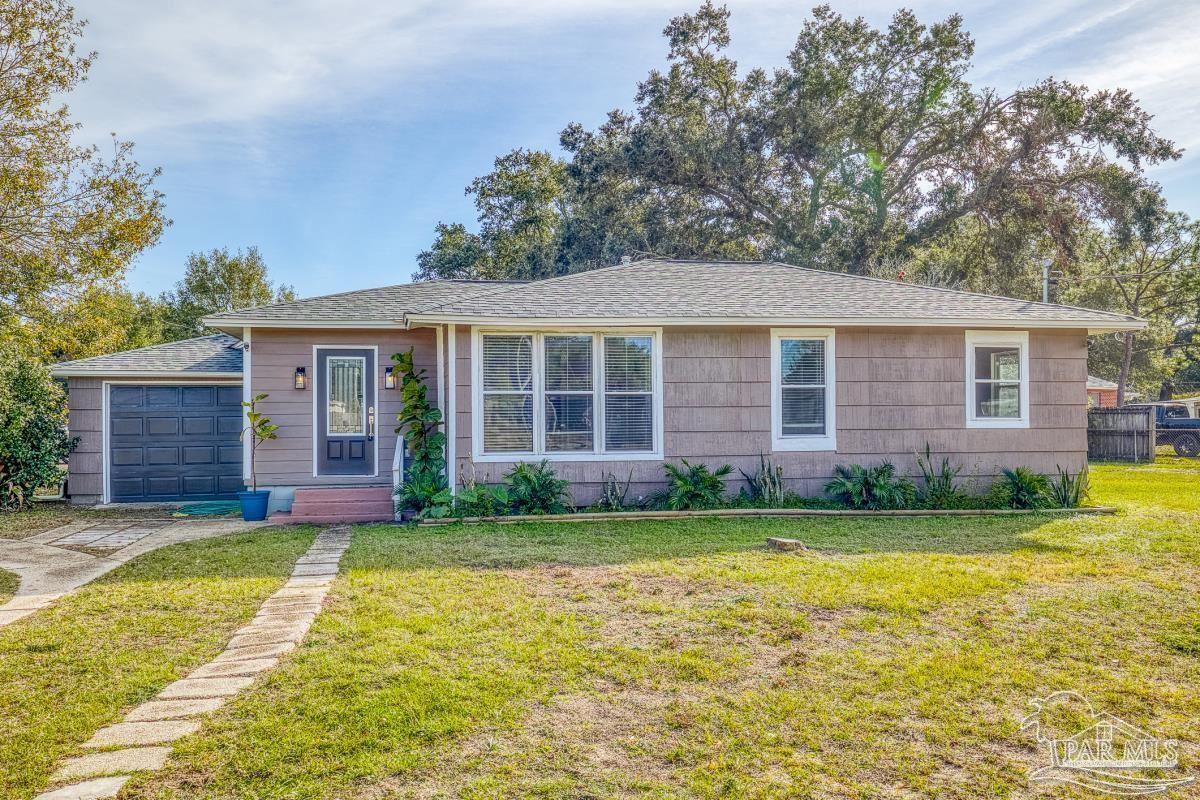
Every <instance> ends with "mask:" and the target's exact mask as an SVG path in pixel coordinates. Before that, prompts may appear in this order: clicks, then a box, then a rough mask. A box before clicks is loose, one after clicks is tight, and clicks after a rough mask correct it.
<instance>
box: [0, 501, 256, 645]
mask: <svg viewBox="0 0 1200 800" xmlns="http://www.w3.org/2000/svg"><path fill="white" fill-rule="evenodd" d="M262 525H263V523H260V522H242V521H241V520H230V519H219V520H205V519H188V520H127V521H122V520H105V521H103V522H73V523H71V524H69V525H64V526H62V527H59V528H55V529H54V530H50V531H46V532H45V533H39V534H38V535H36V536H31V537H30V538H28V539H19V540H11V539H0V569H6V570H8V571H9V572H15V573H16V574H17V576H18V577H19V578H20V579H21V583H20V585H19V586H18V587H17V593H16V594H15V595H14V596H13V598H12V599H11V600H9V601H8V602H7V603H5V604H3V605H0V628H2V627H4V626H5V625H8V624H10V623H12V622H16V621H17V620H19V619H21V618H22V617H26V616H29V615H30V614H32V613H33V612H35V611H37V610H38V609H40V608H45V607H46V606H48V605H50V604H51V603H53V602H54V601H55V600H57V599H58V598H60V597H63V596H64V595H67V594H69V593H71V592H73V591H75V590H76V589H78V588H79V587H80V586H83V585H84V584H85V583H88V582H90V581H93V580H95V579H96V578H99V577H100V576H101V575H103V574H105V573H106V572H108V571H110V570H113V569H116V568H117V567H119V566H121V565H122V564H124V563H125V562H126V561H129V560H130V559H132V558H136V557H137V556H140V555H141V554H143V553H149V552H150V551H151V550H157V549H158V548H160V547H166V546H167V545H169V544H178V543H179V542H190V541H192V540H195V539H208V538H211V537H213V536H227V535H229V534H233V533H241V532H243V531H247V530H252V529H254V528H256V527H261V526H262Z"/></svg>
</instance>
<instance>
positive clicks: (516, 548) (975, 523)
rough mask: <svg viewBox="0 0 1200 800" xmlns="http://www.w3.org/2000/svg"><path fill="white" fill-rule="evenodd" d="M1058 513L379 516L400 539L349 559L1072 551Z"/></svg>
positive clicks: (470, 561) (372, 533)
mask: <svg viewBox="0 0 1200 800" xmlns="http://www.w3.org/2000/svg"><path fill="white" fill-rule="evenodd" d="M1055 520H1061V517H1058V518H1051V517H1040V516H1021V517H984V518H961V517H958V518H936V517H929V518H913V519H903V518H901V519H896V518H892V519H861V518H857V519H821V518H811V517H808V518H792V519H764V518H759V519H730V518H698V519H684V520H628V521H620V520H618V521H597V522H573V523H561V522H560V523H554V522H551V521H547V522H537V523H532V522H531V523H514V524H506V525H447V526H441V527H435V528H416V527H402V526H391V525H376V526H364V527H361V528H359V531H360V532H361V533H363V534H365V535H366V537H365V538H367V539H368V540H369V539H370V538H376V537H378V541H380V542H381V543H382V542H383V541H386V540H391V541H390V542H389V546H388V547H386V548H379V549H376V548H371V547H367V548H359V549H352V550H351V552H350V554H349V555H350V556H351V557H352V561H351V562H349V563H351V564H352V565H353V566H355V567H360V568H372V567H379V568H391V569H394V568H397V567H400V568H415V569H424V568H434V567H442V566H459V567H473V568H479V569H506V568H524V567H532V566H538V565H548V564H563V565H571V566H602V565H615V564H624V563H633V562H638V561H652V560H662V559H675V558H690V557H694V556H706V555H717V554H720V553H733V552H744V551H749V550H761V549H763V548H765V547H766V539H767V537H772V536H779V537H786V538H792V539H799V540H801V541H802V542H804V544H805V545H806V546H807V547H809V548H810V549H812V550H816V551H819V552H824V553H837V554H866V553H875V554H878V553H937V554H948V555H981V554H988V553H1014V552H1018V551H1020V552H1026V553H1038V552H1043V553H1044V552H1065V551H1066V549H1065V548H1062V547H1059V546H1057V545H1054V544H1051V543H1048V542H1046V541H1043V540H1042V539H1039V538H1037V537H1036V536H1035V535H1034V534H1035V533H1036V531H1037V530H1038V529H1040V528H1041V527H1042V526H1044V525H1046V524H1047V523H1049V522H1052V521H1055ZM364 543H365V542H364ZM396 545H399V547H397V546H396ZM398 562H399V563H398Z"/></svg>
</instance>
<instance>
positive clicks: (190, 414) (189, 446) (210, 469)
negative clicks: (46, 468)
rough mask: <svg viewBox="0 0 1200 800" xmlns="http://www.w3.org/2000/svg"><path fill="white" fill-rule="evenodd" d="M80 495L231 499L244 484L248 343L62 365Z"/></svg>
mask: <svg viewBox="0 0 1200 800" xmlns="http://www.w3.org/2000/svg"><path fill="white" fill-rule="evenodd" d="M53 373H54V374H55V375H56V376H57V377H60V378H64V379H66V381H67V403H68V408H69V414H70V416H69V418H68V427H69V429H70V432H71V435H73V436H76V437H78V439H79V444H78V446H77V447H76V449H75V451H74V452H73V453H72V454H71V456H70V459H69V464H68V478H67V494H68V497H70V499H71V502H73V503H79V504H94V503H171V502H192V501H201V500H231V499H235V498H236V497H237V493H238V492H239V491H241V489H242V487H243V485H244V470H243V450H244V446H243V443H242V441H241V439H240V433H241V430H242V406H241V403H242V380H241V377H242V350H241V347H240V343H239V342H238V341H237V340H236V339H234V338H233V337H231V336H226V335H224V334H216V335H213V336H201V337H199V338H196V339H188V340H185V341H181V342H171V343H170V344H163V345H156V346H154V347H146V348H142V349H141V350H131V351H129V352H125V353H116V354H113V355H111V356H98V357H96V358H89V359H84V360H80V361H72V362H67V363H64V364H59V365H57V366H55V367H54V368H53Z"/></svg>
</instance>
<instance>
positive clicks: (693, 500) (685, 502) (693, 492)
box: [654, 459, 733, 511]
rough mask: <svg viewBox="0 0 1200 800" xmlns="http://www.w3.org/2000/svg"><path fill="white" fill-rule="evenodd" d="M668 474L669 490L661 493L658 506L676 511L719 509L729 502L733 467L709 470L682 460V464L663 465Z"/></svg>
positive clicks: (658, 494) (656, 498) (657, 497)
mask: <svg viewBox="0 0 1200 800" xmlns="http://www.w3.org/2000/svg"><path fill="white" fill-rule="evenodd" d="M663 469H664V470H666V473H667V488H665V489H663V490H662V491H660V492H657V493H656V494H655V496H654V500H655V502H656V504H657V505H661V506H663V507H665V508H669V509H671V510H672V511H691V510H695V509H704V508H717V507H718V506H720V505H722V504H723V503H724V502H725V481H724V480H723V479H724V478H725V476H726V475H728V474H729V473H731V472H733V467H731V466H730V465H729V464H722V465H721V466H719V467H717V468H716V469H715V470H709V468H708V466H707V465H705V464H690V463H688V461H687V459H681V463H680V464H663Z"/></svg>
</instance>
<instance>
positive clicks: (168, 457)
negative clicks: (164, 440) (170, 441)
mask: <svg viewBox="0 0 1200 800" xmlns="http://www.w3.org/2000/svg"><path fill="white" fill-rule="evenodd" d="M146 464H147V465H148V466H153V467H165V466H176V465H178V464H179V448H178V447H147V448H146Z"/></svg>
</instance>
